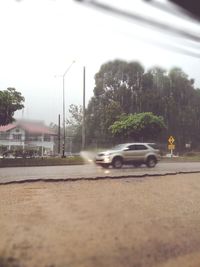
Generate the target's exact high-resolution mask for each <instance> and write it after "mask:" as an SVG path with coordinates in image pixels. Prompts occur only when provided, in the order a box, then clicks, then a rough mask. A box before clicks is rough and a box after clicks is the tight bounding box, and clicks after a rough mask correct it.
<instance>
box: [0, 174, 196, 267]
mask: <svg viewBox="0 0 200 267" xmlns="http://www.w3.org/2000/svg"><path fill="white" fill-rule="evenodd" d="M119 266H120V267H121V266H123V267H144V266H145V267H151V266H154V267H158V266H159V267H177V266H179V267H180V266H181V267H199V266H200V174H184V175H174V176H163V177H151V178H138V179H137V178H134V179H131V178H129V179H116V180H112V179H108V180H98V181H79V182H35V183H24V184H10V185H0V267H119Z"/></svg>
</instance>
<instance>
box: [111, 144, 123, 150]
mask: <svg viewBox="0 0 200 267" xmlns="http://www.w3.org/2000/svg"><path fill="white" fill-rule="evenodd" d="M126 146H127V144H120V145H116V146H114V147H113V148H112V149H111V150H121V149H123V148H125V147H126Z"/></svg>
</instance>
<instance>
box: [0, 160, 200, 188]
mask: <svg viewBox="0 0 200 267" xmlns="http://www.w3.org/2000/svg"><path fill="white" fill-rule="evenodd" d="M184 172H200V163H198V162H183V163H180V162H179V163H177V162H176V163H175V162H174V163H171V162H170V163H166V162H160V163H158V164H157V166H156V167H155V168H147V167H146V166H145V165H144V166H141V167H139V168H135V167H132V166H126V167H124V168H122V169H112V168H109V169H103V168H101V167H97V166H95V165H94V164H92V163H91V164H86V165H75V166H45V167H44V166H43V167H16V168H15V167H14V168H0V183H7V182H12V181H23V180H37V179H63V180H65V179H66V180H67V179H74V180H76V179H82V178H89V179H95V178H105V177H116V178H117V177H141V176H145V175H147V176H148V175H149V176H151V175H165V174H177V173H184Z"/></svg>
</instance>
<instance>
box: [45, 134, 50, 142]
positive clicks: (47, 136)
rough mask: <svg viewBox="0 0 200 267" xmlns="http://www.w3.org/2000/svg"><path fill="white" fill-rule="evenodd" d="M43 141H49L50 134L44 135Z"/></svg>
mask: <svg viewBox="0 0 200 267" xmlns="http://www.w3.org/2000/svg"><path fill="white" fill-rule="evenodd" d="M44 141H46V142H50V141H51V138H50V135H46V134H45V135H44Z"/></svg>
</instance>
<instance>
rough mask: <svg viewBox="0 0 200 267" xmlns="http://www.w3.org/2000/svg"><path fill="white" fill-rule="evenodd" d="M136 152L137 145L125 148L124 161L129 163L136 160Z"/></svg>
mask: <svg viewBox="0 0 200 267" xmlns="http://www.w3.org/2000/svg"><path fill="white" fill-rule="evenodd" d="M135 151H136V150H135V145H128V146H127V147H125V148H124V151H123V158H124V161H126V162H128V161H132V160H134V157H135Z"/></svg>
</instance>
